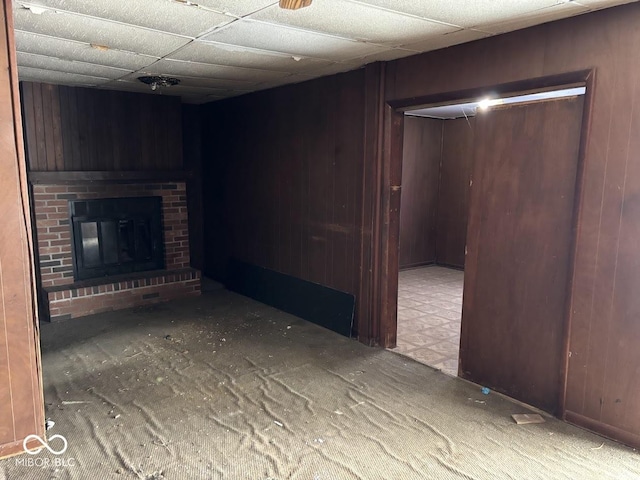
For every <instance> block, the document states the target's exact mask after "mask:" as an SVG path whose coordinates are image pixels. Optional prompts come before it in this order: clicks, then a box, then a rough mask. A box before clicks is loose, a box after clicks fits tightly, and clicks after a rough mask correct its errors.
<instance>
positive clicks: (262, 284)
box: [226, 259, 355, 337]
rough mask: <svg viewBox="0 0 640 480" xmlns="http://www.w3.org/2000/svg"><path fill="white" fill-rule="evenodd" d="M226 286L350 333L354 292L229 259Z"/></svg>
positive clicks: (330, 327)
mask: <svg viewBox="0 0 640 480" xmlns="http://www.w3.org/2000/svg"><path fill="white" fill-rule="evenodd" d="M226 287H227V288H228V289H229V290H233V291H235V292H237V293H240V294H241V295H245V296H247V297H250V298H253V299H254V300H257V301H259V302H262V303H266V304H267V305H270V306H272V307H275V308H277V309H279V310H282V311H285V312H287V313H290V314H292V315H295V316H297V317H300V318H303V319H305V320H308V321H310V322H313V323H315V324H317V325H320V326H322V327H325V328H328V329H329V330H333V331H334V332H336V333H339V334H341V335H344V336H346V337H351V335H352V330H353V316H354V311H355V296H354V295H351V294H349V293H345V292H341V291H339V290H335V289H333V288H329V287H326V286H324V285H319V284H317V283H313V282H308V281H306V280H302V279H300V278H296V277H292V276H290V275H285V274H283V273H280V272H276V271H274V270H269V269H266V268H262V267H258V266H256V265H251V264H249V263H245V262H242V261H239V260H235V259H232V260H231V261H230V262H229V269H228V275H227V281H226Z"/></svg>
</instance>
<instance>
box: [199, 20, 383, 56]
mask: <svg viewBox="0 0 640 480" xmlns="http://www.w3.org/2000/svg"><path fill="white" fill-rule="evenodd" d="M203 40H212V41H216V42H222V43H227V44H232V45H243V46H245V47H252V48H259V49H263V50H271V51H275V52H282V53H289V54H291V55H301V56H308V57H314V58H322V59H326V60H333V61H338V62H339V61H345V60H350V59H353V58H358V57H364V56H366V55H371V54H373V53H378V52H381V51H383V50H385V48H384V47H381V46H376V45H371V44H366V43H361V42H356V41H354V40H346V39H343V38H338V37H332V36H328V35H322V34H318V33H314V32H309V31H305V30H301V29H297V28H290V27H285V26H279V25H275V24H271V23H263V22H257V21H252V20H240V21H238V22H235V23H232V24H231V25H228V26H227V27H224V28H222V29H220V30H217V31H215V32H213V33H211V34H209V35H207V36H205V37H203Z"/></svg>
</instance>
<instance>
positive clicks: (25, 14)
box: [14, 8, 189, 57]
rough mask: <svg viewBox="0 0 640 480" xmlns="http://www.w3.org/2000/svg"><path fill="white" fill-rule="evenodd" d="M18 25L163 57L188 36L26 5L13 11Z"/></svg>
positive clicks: (54, 35)
mask: <svg viewBox="0 0 640 480" xmlns="http://www.w3.org/2000/svg"><path fill="white" fill-rule="evenodd" d="M14 18H15V28H17V29H18V30H24V31H28V32H34V33H41V34H44V35H49V36H51V37H60V38H66V39H68V40H77V41H80V42H86V43H91V44H97V45H104V46H106V47H109V48H115V49H118V50H125V51H128V52H136V53H142V54H145V55H152V56H155V57H163V56H165V55H167V54H169V53H171V52H173V51H174V50H176V49H177V48H179V47H181V46H182V45H185V44H186V43H188V42H189V39H187V38H184V37H178V36H175V35H171V34H168V33H161V32H156V31H153V30H148V29H145V28H139V27H131V26H128V25H123V24H120V23H113V22H108V21H106V20H100V19H95V18H90V17H83V16H79V15H72V14H69V13H54V12H51V11H47V12H44V13H41V14H39V15H37V14H35V13H32V12H31V11H30V10H27V9H24V8H17V9H16V10H15V12H14Z"/></svg>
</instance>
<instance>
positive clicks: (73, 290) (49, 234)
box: [32, 182, 200, 321]
mask: <svg viewBox="0 0 640 480" xmlns="http://www.w3.org/2000/svg"><path fill="white" fill-rule="evenodd" d="M140 196H160V197H162V225H163V237H164V257H165V258H164V260H165V269H164V270H154V271H147V272H137V273H131V274H126V275H117V276H109V277H103V278H98V279H91V280H82V281H75V280H74V273H73V253H72V240H71V235H72V234H71V226H70V224H69V223H70V222H69V201H70V200H83V199H99V198H122V197H140ZM32 198H33V207H34V208H33V210H34V214H35V226H36V238H37V242H38V245H37V256H38V260H39V274H40V275H39V277H40V283H41V285H42V298H41V301H42V302H44V303H45V306H46V307H47V312H48V316H49V318H50V319H51V321H56V320H63V319H66V318H75V317H81V316H85V315H90V314H93V313H99V312H104V311H110V310H117V309H121V308H128V307H134V306H141V305H147V304H152V303H158V302H162V301H166V300H170V299H174V298H179V297H186V296H196V295H199V294H200V272H199V271H198V270H196V269H193V268H191V267H190V266H189V264H190V257H189V228H188V217H187V199H186V186H185V183H184V182H152V183H123V184H119V183H89V184H74V185H45V184H37V185H33V186H32Z"/></svg>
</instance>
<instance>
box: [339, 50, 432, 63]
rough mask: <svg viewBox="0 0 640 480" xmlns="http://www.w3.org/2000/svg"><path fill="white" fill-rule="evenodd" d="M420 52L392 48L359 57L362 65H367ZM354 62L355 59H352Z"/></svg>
mask: <svg viewBox="0 0 640 480" xmlns="http://www.w3.org/2000/svg"><path fill="white" fill-rule="evenodd" d="M417 53H419V52H418V51H417V50H413V49H411V50H409V49H404V48H390V49H389V50H385V51H384V52H380V53H374V54H373V55H367V56H366V57H362V58H361V59H359V61H360V64H361V65H366V64H367V63H371V62H388V61H390V60H397V59H398V58H404V57H410V56H411V55H416V54H417ZM351 61H352V62H353V61H355V59H354V60H351Z"/></svg>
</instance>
